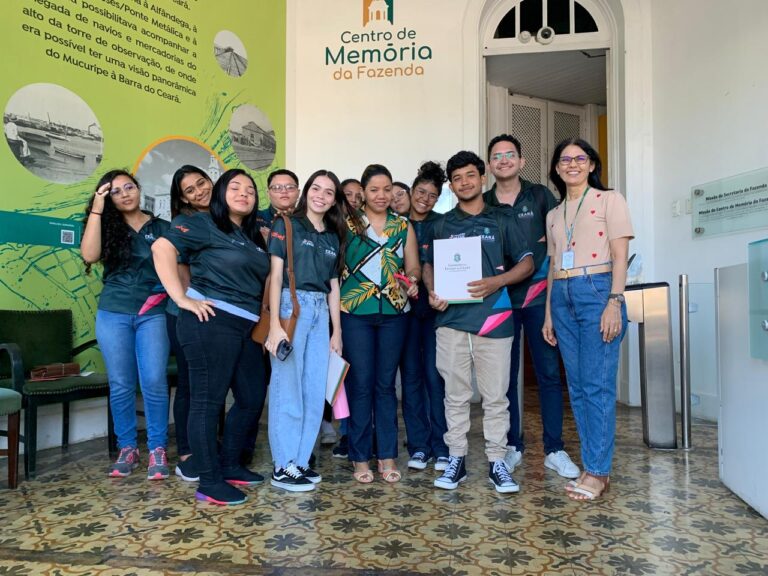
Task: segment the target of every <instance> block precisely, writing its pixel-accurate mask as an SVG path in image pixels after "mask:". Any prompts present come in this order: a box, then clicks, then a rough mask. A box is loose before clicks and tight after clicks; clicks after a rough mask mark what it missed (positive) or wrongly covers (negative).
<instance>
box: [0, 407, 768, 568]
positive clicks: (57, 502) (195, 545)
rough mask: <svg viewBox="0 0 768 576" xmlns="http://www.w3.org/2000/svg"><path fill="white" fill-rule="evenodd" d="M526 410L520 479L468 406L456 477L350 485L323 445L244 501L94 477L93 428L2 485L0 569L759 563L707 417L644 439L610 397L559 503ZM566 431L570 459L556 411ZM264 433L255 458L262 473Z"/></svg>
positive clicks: (759, 532) (760, 542) (758, 544)
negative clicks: (609, 407)
mask: <svg viewBox="0 0 768 576" xmlns="http://www.w3.org/2000/svg"><path fill="white" fill-rule="evenodd" d="M527 398H533V399H534V400H535V398H536V395H535V394H529V395H527ZM526 410H527V412H528V414H527V419H526V426H527V430H526V433H527V438H528V447H527V450H526V452H525V456H524V458H523V461H522V463H521V465H520V466H519V467H518V468H517V469H516V470H515V471H514V477H515V479H516V480H517V481H518V482H519V483H520V486H521V491H520V493H519V494H505V495H503V494H498V493H496V492H495V491H494V490H493V487H492V486H491V485H490V484H489V483H488V480H487V474H488V468H487V466H488V464H487V462H486V459H485V457H484V455H483V439H482V425H481V418H480V409H479V406H474V407H473V415H472V430H471V432H470V435H469V440H470V453H469V457H468V460H467V463H468V474H469V479H468V481H467V482H465V483H463V484H462V485H461V487H460V488H459V489H457V490H455V491H445V490H437V489H435V488H434V487H433V486H432V482H433V481H434V479H435V478H436V477H437V475H438V473H436V472H435V471H434V470H432V469H431V468H429V469H427V470H424V471H410V470H407V468H406V459H407V456H406V455H405V454H404V453H403V454H401V456H400V458H399V459H398V464H399V467H400V469H401V471H402V473H403V480H402V481H401V482H400V483H398V484H395V485H389V484H386V483H385V482H384V481H383V480H382V479H381V477H380V476H379V475H378V474H377V475H376V481H375V482H374V483H373V484H371V485H361V484H358V483H356V482H354V481H353V480H352V476H351V472H352V467H351V464H350V463H349V462H347V461H345V460H339V459H334V458H332V457H330V449H329V448H328V447H322V448H318V449H317V451H316V453H317V455H318V464H317V469H318V471H320V472H321V474H322V475H323V478H324V480H323V482H322V483H321V484H320V485H319V486H318V489H317V490H315V491H313V492H311V493H306V494H291V493H286V492H283V491H280V490H277V489H275V488H273V487H271V486H269V485H268V482H267V483H266V484H265V485H263V486H257V487H253V488H247V489H246V492H247V493H248V496H249V501H248V502H247V503H246V504H245V505H244V506H239V507H231V508H229V507H216V506H211V505H208V504H206V503H201V502H197V501H195V500H194V492H195V485H194V484H190V483H185V482H182V481H181V480H179V479H178V478H175V477H171V478H169V479H168V480H167V481H164V482H154V483H151V482H148V481H147V480H146V479H145V478H144V477H143V470H142V469H141V468H139V469H138V470H137V473H136V474H134V475H133V476H131V477H129V478H126V479H123V480H113V479H109V478H107V477H106V476H105V470H106V466H107V465H108V459H107V458H106V453H105V450H104V441H103V440H96V441H91V442H87V443H84V444H82V445H78V446H73V447H71V449H70V450H69V452H62V451H60V450H47V451H43V452H41V454H40V474H39V477H38V478H37V479H36V480H33V481H25V482H22V483H21V484H20V486H19V488H18V489H17V490H15V491H9V490H4V489H0V518H2V522H0V575H3V576H5V575H9V574H10V575H14V576H16V575H26V574H51V575H53V574H56V575H64V574H67V575H69V574H73V575H75V574H77V575H80V574H83V575H85V574H88V575H97V574H98V575H100V574H115V575H117V574H120V575H126V574H137V575H142V576H143V575H149V576H154V575H155V574H173V575H175V574H206V575H208V574H210V575H213V574H224V575H228V574H275V575H277V574H280V575H289V576H292V575H294V574H301V575H302V576H303V575H304V574H312V575H313V576H314V575H315V574H317V575H319V576H325V575H345V574H391V575H398V574H440V575H447V576H459V575H463V576H474V575H475V574H478V575H493V574H498V575H502V574H503V575H507V574H526V575H528V574H530V575H538V574H545V575H548V574H552V575H555V574H557V575H574V576H575V575H579V576H581V575H586V574H590V575H591V574H600V575H611V574H621V575H625V574H631V575H635V574H637V575H640V576H643V575H654V576H655V575H664V574H674V575H676V576H677V575H683V574H697V575H698V574H701V575H706V576H710V575H718V574H727V575H729V576H730V575H741V574H745V575H753V574H754V575H757V574H760V575H763V576H764V575H766V574H768V521H766V519H764V518H762V517H761V516H759V515H758V514H757V513H756V512H755V511H754V510H752V509H751V508H749V506H747V505H746V504H744V503H743V502H742V501H741V500H739V499H738V498H737V497H735V496H734V495H733V494H732V493H731V492H730V491H729V490H728V489H727V488H725V487H724V486H723V485H722V484H721V483H720V481H719V480H718V461H717V429H716V427H714V426H712V425H710V424H708V423H694V429H693V432H694V434H693V438H694V442H695V444H694V448H693V449H692V450H690V451H685V452H684V451H679V450H678V451H654V450H648V449H646V448H645V447H644V445H643V443H642V424H641V421H640V412H639V410H636V409H627V408H623V407H619V409H618V411H617V441H616V459H615V468H614V471H613V474H612V476H611V481H612V485H611V491H610V492H609V493H608V494H607V495H606V496H605V497H604V498H602V499H600V500H598V501H595V502H571V501H570V500H569V499H568V498H567V496H566V493H565V490H564V487H565V483H566V479H563V478H560V477H559V476H557V474H555V473H553V472H552V471H549V470H546V469H545V468H544V466H543V459H544V454H543V451H542V449H541V442H540V441H539V440H538V439H539V438H540V436H541V428H540V419H539V417H538V414H537V406H536V405H535V403H534V402H532V401H530V400H529V401H528V404H527V405H526ZM401 432H402V430H401ZM564 437H565V438H566V439H568V440H569V442H570V444H569V445H568V446H567V450H569V452H570V454H571V456H572V458H573V459H574V461H576V462H577V463H578V454H579V451H578V445H577V444H576V443H575V442H574V441H573V440H572V439H573V438H576V435H575V431H574V427H573V421H572V419H571V418H570V417H567V418H566V421H565V427H564ZM266 438H267V436H266V431H263V435H260V440H259V445H258V449H257V452H256V455H255V460H254V465H253V469H254V470H257V471H259V472H261V473H262V474H265V473H266V474H268V473H269V471H270V463H269V459H270V455H269V451H268V448H267V447H266V445H265V444H264V441H265V439H266ZM94 454H97V455H99V456H100V457H98V458H94ZM169 456H170V457H171V461H174V459H175V455H174V454H173V453H171V454H169ZM374 464H375V462H374ZM4 465H5V464H4V461H0V478H2V477H3V474H4V473H5V468H4Z"/></svg>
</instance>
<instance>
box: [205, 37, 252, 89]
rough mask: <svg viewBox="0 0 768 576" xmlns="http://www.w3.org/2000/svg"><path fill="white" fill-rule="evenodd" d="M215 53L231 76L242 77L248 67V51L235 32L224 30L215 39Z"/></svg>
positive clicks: (223, 68)
mask: <svg viewBox="0 0 768 576" xmlns="http://www.w3.org/2000/svg"><path fill="white" fill-rule="evenodd" d="M213 53H214V55H215V56H216V61H217V62H218V63H219V66H221V69H222V70H224V72H226V73H227V74H229V75H230V76H236V77H238V78H239V77H240V76H242V75H243V74H245V69H246V68H247V67H248V53H247V52H246V51H245V46H243V43H242V41H241V40H240V38H239V37H238V36H237V34H235V33H234V32H230V31H229V30H222V31H221V32H219V33H218V34H216V37H215V38H214V39H213Z"/></svg>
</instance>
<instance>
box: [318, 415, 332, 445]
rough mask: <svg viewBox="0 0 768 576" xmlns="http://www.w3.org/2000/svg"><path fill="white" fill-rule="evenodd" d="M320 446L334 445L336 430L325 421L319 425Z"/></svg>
mask: <svg viewBox="0 0 768 576" xmlns="http://www.w3.org/2000/svg"><path fill="white" fill-rule="evenodd" d="M320 444H321V445H322V446H331V445H333V444H336V429H335V428H334V427H333V424H331V423H330V422H326V421H325V420H323V421H322V422H321V423H320Z"/></svg>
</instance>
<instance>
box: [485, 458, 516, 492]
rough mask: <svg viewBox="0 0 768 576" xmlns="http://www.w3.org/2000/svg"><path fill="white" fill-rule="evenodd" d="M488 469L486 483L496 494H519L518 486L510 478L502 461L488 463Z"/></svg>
mask: <svg viewBox="0 0 768 576" xmlns="http://www.w3.org/2000/svg"><path fill="white" fill-rule="evenodd" d="M488 468H489V469H488V482H490V483H491V484H493V487H494V488H496V492H501V493H502V494H511V493H514V492H520V485H519V484H518V483H517V482H515V480H514V479H513V478H512V475H511V474H510V473H509V470H508V469H507V465H506V463H505V462H504V460H496V461H495V462H490V463H489V465H488Z"/></svg>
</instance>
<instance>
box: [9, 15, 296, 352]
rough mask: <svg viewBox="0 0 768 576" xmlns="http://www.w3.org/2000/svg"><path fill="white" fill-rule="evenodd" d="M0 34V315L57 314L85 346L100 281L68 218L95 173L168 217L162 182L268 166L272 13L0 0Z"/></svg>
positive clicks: (277, 30)
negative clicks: (128, 185)
mask: <svg viewBox="0 0 768 576" xmlns="http://www.w3.org/2000/svg"><path fill="white" fill-rule="evenodd" d="M0 33H1V34H2V38H3V45H4V47H5V57H4V58H3V59H2V60H1V61H0V75H2V78H3V82H2V83H1V84H0V106H2V107H3V132H4V136H5V138H4V139H3V140H4V141H3V142H0V169H1V170H2V174H3V187H2V191H1V192H0V307H1V308H6V309H49V308H63V307H66V308H71V309H72V310H73V311H74V312H75V317H76V342H78V343H79V342H81V341H84V340H86V339H89V338H91V337H92V334H93V318H94V315H95V308H96V301H97V296H98V293H99V291H100V290H101V282H100V279H99V274H98V272H97V273H96V274H94V275H92V276H85V275H84V273H83V266H82V262H81V260H80V257H79V251H78V246H79V241H80V233H81V227H80V220H81V219H82V216H83V209H84V207H85V203H86V201H87V200H88V198H89V196H90V194H92V192H93V188H94V185H95V183H96V181H97V180H98V177H99V176H100V174H101V173H103V172H105V171H106V170H108V169H110V168H114V167H126V168H128V169H130V170H133V171H136V173H137V175H138V177H139V179H140V180H141V184H142V187H143V196H144V199H143V202H144V206H145V207H146V208H148V209H151V210H153V211H154V212H155V213H157V214H158V215H161V216H164V217H168V189H169V185H170V175H171V174H172V173H173V170H175V168H176V167H178V166H180V165H181V164H185V163H191V164H197V165H199V166H200V167H201V168H204V169H206V170H207V171H208V172H209V174H210V175H211V176H212V177H214V179H215V177H216V176H218V174H219V173H220V172H221V171H222V170H225V169H227V168H235V167H241V168H245V169H247V170H249V172H251V174H252V175H253V177H254V179H255V180H256V183H257V184H258V186H259V190H260V196H261V205H262V206H264V205H266V203H267V202H266V194H264V193H263V192H264V191H266V175H267V174H268V172H269V171H270V170H272V169H274V168H275V167H278V166H280V165H282V162H283V159H284V146H283V143H284V133H285V2H284V1H271V0H270V1H269V2H267V1H265V0H259V1H257V2H254V1H252V0H219V1H217V2H215V3H214V2H207V1H205V2H204V1H203V0H172V1H167V0H6V2H5V3H4V6H3V18H2V19H0Z"/></svg>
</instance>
